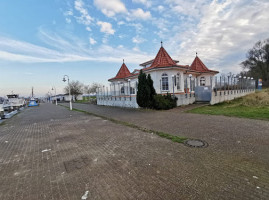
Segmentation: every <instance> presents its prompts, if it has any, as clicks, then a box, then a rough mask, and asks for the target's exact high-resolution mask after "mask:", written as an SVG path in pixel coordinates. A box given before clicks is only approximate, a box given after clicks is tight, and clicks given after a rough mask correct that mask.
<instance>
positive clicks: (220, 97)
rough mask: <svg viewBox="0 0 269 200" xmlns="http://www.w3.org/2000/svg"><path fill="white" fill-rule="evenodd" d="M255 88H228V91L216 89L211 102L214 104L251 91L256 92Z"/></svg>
mask: <svg viewBox="0 0 269 200" xmlns="http://www.w3.org/2000/svg"><path fill="white" fill-rule="evenodd" d="M254 92H255V89H246V90H229V91H228V90H226V91H216V92H212V95H211V101H210V104H211V105H214V104H217V103H220V102H224V101H228V100H233V99H236V98H239V97H242V96H245V95H248V94H251V93H254Z"/></svg>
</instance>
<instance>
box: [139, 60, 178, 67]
mask: <svg viewBox="0 0 269 200" xmlns="http://www.w3.org/2000/svg"><path fill="white" fill-rule="evenodd" d="M173 61H174V62H175V63H178V62H179V61H178V60H173ZM153 62H154V59H152V60H149V61H147V62H144V63H141V64H140V65H139V66H142V67H145V66H146V65H149V64H152V63H153Z"/></svg>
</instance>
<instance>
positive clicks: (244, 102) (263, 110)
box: [187, 89, 269, 120]
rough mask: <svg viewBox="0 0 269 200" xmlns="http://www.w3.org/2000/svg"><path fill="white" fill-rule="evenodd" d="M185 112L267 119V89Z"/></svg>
mask: <svg viewBox="0 0 269 200" xmlns="http://www.w3.org/2000/svg"><path fill="white" fill-rule="evenodd" d="M187 112H190V113H198V114H210V115H224V116H234V117H242V118H250V119H262V120H269V89H266V90H263V91H258V92H256V93H253V94H250V95H247V96H244V97H241V98H238V99H235V100H232V101H226V102H223V103H219V104H216V105H211V106H203V107H199V108H195V109H193V110H189V111H187Z"/></svg>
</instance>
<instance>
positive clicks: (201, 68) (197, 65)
mask: <svg viewBox="0 0 269 200" xmlns="http://www.w3.org/2000/svg"><path fill="white" fill-rule="evenodd" d="M190 69H191V70H195V71H198V72H208V71H211V70H209V69H208V68H207V67H206V66H205V64H204V63H203V62H202V61H201V60H200V58H199V57H198V56H196V57H195V59H194V61H193V62H192V64H191V67H190Z"/></svg>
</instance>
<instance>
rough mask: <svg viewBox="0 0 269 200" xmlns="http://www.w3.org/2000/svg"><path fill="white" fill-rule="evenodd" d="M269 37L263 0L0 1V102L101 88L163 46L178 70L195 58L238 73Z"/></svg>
mask: <svg viewBox="0 0 269 200" xmlns="http://www.w3.org/2000/svg"><path fill="white" fill-rule="evenodd" d="M266 38H269V1H268V0H250V1H248V0H221V1H210V0H189V1H186V0H152V1H151V0H148V1H147V0H45V1H44V0H23V1H22V0H12V1H10V0H6V1H4V0H1V1H0V74H1V77H0V96H4V95H6V94H9V93H11V91H13V92H14V93H19V94H21V95H26V96H29V95H30V93H31V87H32V86H33V87H34V92H35V94H36V95H37V96H40V95H45V94H46V93H48V91H50V92H51V87H52V86H55V87H56V89H57V93H62V92H63V87H64V86H65V85H66V83H64V82H62V78H63V75H65V74H67V75H69V76H70V80H79V81H81V82H82V83H84V84H90V83H92V82H99V83H102V84H107V79H109V78H112V77H114V76H115V75H116V73H117V72H118V70H119V68H120V66H121V64H122V59H125V63H126V65H127V66H128V68H129V69H130V71H133V70H134V69H140V67H139V63H143V62H145V61H148V60H149V59H153V58H154V57H155V55H156V54H157V52H158V50H159V48H160V42H161V41H163V45H164V48H165V49H166V50H167V51H168V53H169V54H170V55H171V57H172V58H173V59H176V60H179V61H180V64H188V65H190V64H191V62H192V61H193V59H194V57H195V52H196V51H197V52H198V56H199V57H200V58H201V60H202V61H203V62H204V63H205V64H206V66H207V67H208V68H210V69H214V70H218V71H220V72H221V73H227V72H233V73H237V72H239V71H241V67H240V65H239V64H240V62H241V61H243V60H244V59H245V55H246V52H247V51H248V49H250V48H251V47H252V46H253V45H254V44H255V42H257V41H258V40H264V39H266Z"/></svg>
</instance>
